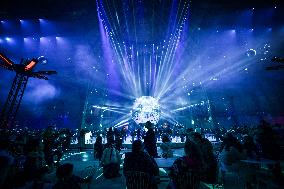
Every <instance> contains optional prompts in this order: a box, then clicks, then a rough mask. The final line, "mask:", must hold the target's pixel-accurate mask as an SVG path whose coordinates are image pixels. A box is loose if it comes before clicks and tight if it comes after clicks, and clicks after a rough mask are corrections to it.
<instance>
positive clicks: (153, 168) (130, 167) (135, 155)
mask: <svg viewBox="0 0 284 189" xmlns="http://www.w3.org/2000/svg"><path fill="white" fill-rule="evenodd" d="M130 171H139V172H144V173H147V174H149V176H150V178H151V179H150V180H151V186H152V188H153V189H155V188H157V182H156V178H155V177H156V176H159V168H158V165H157V163H156V162H155V160H154V159H153V157H151V156H150V155H149V154H148V153H146V152H144V146H143V143H142V142H141V140H136V141H134V142H133V143H132V152H129V153H126V154H125V159H124V164H123V174H124V175H125V176H127V173H128V172H130Z"/></svg>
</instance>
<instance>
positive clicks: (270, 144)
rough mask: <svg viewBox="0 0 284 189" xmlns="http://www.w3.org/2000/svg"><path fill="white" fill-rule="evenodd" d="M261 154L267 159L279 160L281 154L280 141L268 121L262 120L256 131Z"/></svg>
mask: <svg viewBox="0 0 284 189" xmlns="http://www.w3.org/2000/svg"><path fill="white" fill-rule="evenodd" d="M256 141H257V143H258V144H259V146H260V147H259V149H260V151H261V156H262V157H263V158H266V159H272V160H279V159H280V155H281V150H280V141H279V138H278V136H277V134H276V133H275V132H274V131H273V129H272V127H271V126H270V124H269V123H268V122H266V121H265V120H262V121H261V123H260V125H259V126H258V127H257V131H256Z"/></svg>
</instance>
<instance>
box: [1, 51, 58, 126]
mask: <svg viewBox="0 0 284 189" xmlns="http://www.w3.org/2000/svg"><path fill="white" fill-rule="evenodd" d="M38 62H39V60H38V59H35V58H34V59H31V60H26V61H21V63H20V64H15V63H14V62H12V61H11V60H10V59H9V58H8V57H6V56H5V55H4V54H2V53H0V67H2V68H4V69H6V70H10V71H13V72H16V76H15V78H14V80H13V83H12V86H11V89H10V92H9V94H8V98H7V100H6V102H5V104H4V107H3V109H2V112H1V115H0V126H1V127H7V126H8V125H9V124H12V123H13V122H14V120H15V118H16V115H17V112H18V109H19V107H20V104H21V101H22V98H23V95H24V92H25V89H26V86H27V83H28V79H29V77H33V78H38V79H45V80H48V77H47V75H52V74H57V72H56V71H37V72H33V69H34V68H35V66H36V65H37V64H38Z"/></svg>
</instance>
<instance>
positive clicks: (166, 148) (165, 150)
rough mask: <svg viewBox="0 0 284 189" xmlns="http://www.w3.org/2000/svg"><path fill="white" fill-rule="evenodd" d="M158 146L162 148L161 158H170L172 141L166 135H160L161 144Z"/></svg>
mask: <svg viewBox="0 0 284 189" xmlns="http://www.w3.org/2000/svg"><path fill="white" fill-rule="evenodd" d="M160 148H161V149H162V157H163V158H172V157H173V156H174V155H173V151H172V142H171V140H170V138H169V137H168V135H163V136H162V144H161V145H160Z"/></svg>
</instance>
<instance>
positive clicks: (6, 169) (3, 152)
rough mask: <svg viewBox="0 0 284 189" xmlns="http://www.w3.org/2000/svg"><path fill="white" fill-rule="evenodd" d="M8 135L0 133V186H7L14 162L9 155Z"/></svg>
mask: <svg viewBox="0 0 284 189" xmlns="http://www.w3.org/2000/svg"><path fill="white" fill-rule="evenodd" d="M8 149H9V140H8V137H7V136H5V134H4V136H3V135H2V133H1V138H0V188H9V187H10V182H9V181H10V180H11V175H12V174H11V173H12V169H11V168H12V166H13V163H14V157H13V156H11V155H10V153H9V151H8Z"/></svg>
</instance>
